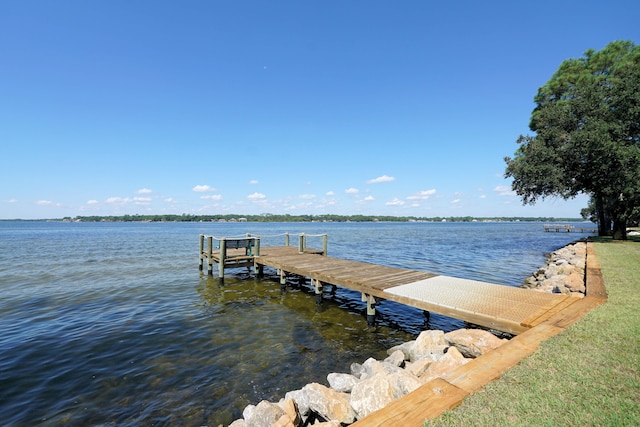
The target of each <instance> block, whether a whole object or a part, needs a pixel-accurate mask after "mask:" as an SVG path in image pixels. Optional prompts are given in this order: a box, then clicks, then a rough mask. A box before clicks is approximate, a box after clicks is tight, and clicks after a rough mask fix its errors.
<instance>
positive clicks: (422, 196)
mask: <svg viewBox="0 0 640 427" xmlns="http://www.w3.org/2000/svg"><path fill="white" fill-rule="evenodd" d="M434 194H436V189H435V188H432V189H431V190H423V191H418V192H417V193H416V194H412V195H411V196H409V197H407V200H427V199H428V198H429V197H431V196H433V195H434Z"/></svg>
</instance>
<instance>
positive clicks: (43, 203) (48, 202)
mask: <svg viewBox="0 0 640 427" xmlns="http://www.w3.org/2000/svg"><path fill="white" fill-rule="evenodd" d="M36 205H40V206H55V205H56V204H55V203H54V202H52V201H51V200H38V201H37V202H36Z"/></svg>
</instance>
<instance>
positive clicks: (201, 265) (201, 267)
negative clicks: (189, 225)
mask: <svg viewBox="0 0 640 427" xmlns="http://www.w3.org/2000/svg"><path fill="white" fill-rule="evenodd" d="M203 252H204V234H201V235H200V253H199V254H198V258H199V261H198V270H200V271H202V270H204V254H203Z"/></svg>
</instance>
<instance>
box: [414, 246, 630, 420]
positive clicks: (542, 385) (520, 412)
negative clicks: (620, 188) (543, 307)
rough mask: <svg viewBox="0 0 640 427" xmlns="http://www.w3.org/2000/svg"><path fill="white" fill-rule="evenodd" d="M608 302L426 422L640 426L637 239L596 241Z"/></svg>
mask: <svg viewBox="0 0 640 427" xmlns="http://www.w3.org/2000/svg"><path fill="white" fill-rule="evenodd" d="M595 251H596V255H597V257H598V261H599V262H600V266H601V268H602V274H603V277H604V283H605V287H606V289H607V293H608V296H609V300H608V301H607V303H605V304H604V305H601V306H599V307H598V308H596V309H594V310H592V311H591V312H589V313H587V314H586V315H585V316H584V317H583V318H582V319H581V320H580V321H579V322H577V323H575V324H574V325H572V326H571V327H570V328H568V329H567V330H566V331H565V332H563V333H562V334H559V335H557V336H555V337H553V338H551V339H549V340H547V341H545V342H544V343H542V345H541V346H540V349H538V351H536V352H535V353H534V354H533V355H531V356H530V357H528V358H526V359H524V360H523V361H522V362H521V363H520V365H518V366H516V367H514V368H513V369H511V370H510V371H508V372H507V373H506V374H505V375H504V376H503V377H502V378H500V379H498V380H496V381H494V382H492V383H490V384H488V385H487V386H486V387H485V388H484V389H483V390H481V391H478V392H476V393H475V394H473V395H471V396H469V397H468V398H467V399H465V400H464V401H463V402H462V404H461V405H460V406H458V407H457V408H456V409H454V410H452V411H447V412H445V413H444V414H442V416H440V417H439V418H438V419H435V420H430V421H426V422H425V426H478V425H481V426H640V373H639V371H640V239H638V238H630V240H629V241H626V242H621V241H612V240H609V239H596V244H595Z"/></svg>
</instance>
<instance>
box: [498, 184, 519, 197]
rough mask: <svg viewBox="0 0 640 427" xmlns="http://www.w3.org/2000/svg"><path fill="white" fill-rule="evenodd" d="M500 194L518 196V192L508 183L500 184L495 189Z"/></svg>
mask: <svg viewBox="0 0 640 427" xmlns="http://www.w3.org/2000/svg"><path fill="white" fill-rule="evenodd" d="M493 191H495V192H496V193H498V195H499V196H517V194H516V192H515V191H513V190H512V189H511V187H508V186H506V185H498V186H497V187H496V188H494V189H493Z"/></svg>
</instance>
